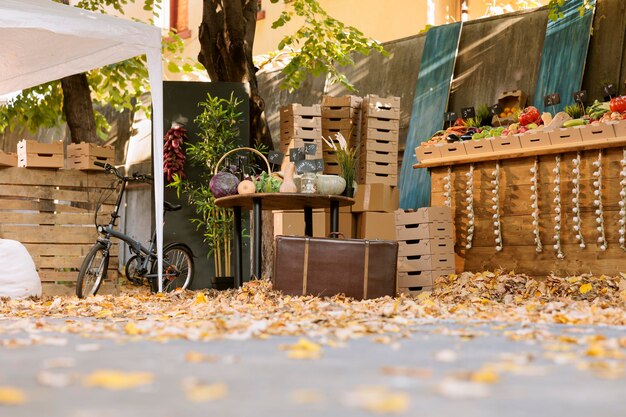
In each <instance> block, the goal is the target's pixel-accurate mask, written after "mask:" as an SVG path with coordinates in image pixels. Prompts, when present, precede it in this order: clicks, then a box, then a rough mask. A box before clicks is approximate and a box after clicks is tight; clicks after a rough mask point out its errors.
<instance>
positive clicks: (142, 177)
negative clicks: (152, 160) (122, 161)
mask: <svg viewBox="0 0 626 417" xmlns="http://www.w3.org/2000/svg"><path fill="white" fill-rule="evenodd" d="M93 164H94V165H96V166H99V167H101V168H103V169H104V170H105V171H107V172H110V173H112V174H114V175H115V176H116V177H117V178H118V179H120V180H121V181H127V182H130V181H146V182H150V181H152V175H149V174H138V173H136V172H135V173H133V175H132V176H130V177H125V176H123V175H121V174H120V172H119V171H118V169H117V168H115V167H114V166H113V165H111V164H109V163H108V162H100V161H94V163H93Z"/></svg>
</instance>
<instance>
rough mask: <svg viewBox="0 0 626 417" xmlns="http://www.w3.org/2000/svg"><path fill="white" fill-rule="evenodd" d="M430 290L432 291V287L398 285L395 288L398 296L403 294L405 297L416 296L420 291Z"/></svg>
mask: <svg viewBox="0 0 626 417" xmlns="http://www.w3.org/2000/svg"><path fill="white" fill-rule="evenodd" d="M432 291H433V287H409V288H402V287H398V289H397V293H398V296H401V295H405V296H407V297H417V296H419V295H420V294H422V293H426V292H432Z"/></svg>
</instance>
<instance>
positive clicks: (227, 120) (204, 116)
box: [169, 94, 242, 289]
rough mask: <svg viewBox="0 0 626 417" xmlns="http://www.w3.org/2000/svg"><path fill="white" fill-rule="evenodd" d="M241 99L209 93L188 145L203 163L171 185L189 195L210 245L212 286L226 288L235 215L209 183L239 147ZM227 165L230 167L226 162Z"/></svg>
mask: <svg viewBox="0 0 626 417" xmlns="http://www.w3.org/2000/svg"><path fill="white" fill-rule="evenodd" d="M240 104H241V100H239V99H237V98H236V97H234V96H233V94H231V96H230V98H229V99H224V98H219V97H213V96H211V94H208V95H207V99H206V100H205V101H203V102H201V103H199V106H200V107H201V108H202V113H201V114H200V115H199V116H198V117H196V119H195V120H194V122H195V124H196V125H197V126H198V128H199V130H200V133H199V140H198V141H197V142H196V143H189V144H188V145H187V149H186V154H187V159H188V161H189V163H190V164H192V165H194V166H197V167H201V168H202V169H201V170H200V171H201V174H200V175H199V178H197V179H195V180H188V179H183V178H181V177H178V176H177V177H176V178H175V179H174V181H173V182H172V183H171V184H170V185H169V186H171V187H174V188H176V189H177V192H178V193H179V195H180V193H181V192H182V193H183V194H185V195H186V196H187V199H188V201H189V204H190V205H192V206H193V207H194V209H195V212H196V215H197V217H195V218H193V219H190V220H191V222H192V223H193V224H195V225H196V228H197V229H198V230H201V231H202V233H203V235H204V240H205V242H206V243H207V246H208V256H211V255H212V256H213V263H214V266H215V277H213V279H212V280H211V282H212V284H213V287H214V288H217V289H224V288H226V287H232V286H233V285H234V282H233V280H234V279H233V277H232V275H231V267H230V256H231V242H232V238H233V236H232V233H233V232H232V225H233V215H232V213H230V212H229V211H228V210H225V209H222V208H219V207H217V206H216V205H215V197H214V196H213V194H212V193H211V190H210V188H209V183H210V180H211V177H212V175H213V173H214V171H217V170H216V165H217V164H218V162H219V161H220V158H221V157H222V156H223V155H224V154H226V153H227V152H229V151H231V150H232V149H235V148H236V147H237V145H236V140H237V138H238V137H239V126H240V125H241V123H242V113H241V112H240V111H239V110H238V107H239V105H240ZM226 168H227V169H228V168H229V164H228V162H227V164H226Z"/></svg>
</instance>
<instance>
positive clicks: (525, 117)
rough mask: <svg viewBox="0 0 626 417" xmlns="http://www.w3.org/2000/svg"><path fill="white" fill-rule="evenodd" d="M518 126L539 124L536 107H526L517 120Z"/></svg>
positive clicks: (539, 117) (539, 119)
mask: <svg viewBox="0 0 626 417" xmlns="http://www.w3.org/2000/svg"><path fill="white" fill-rule="evenodd" d="M518 121H519V123H520V125H522V126H526V125H529V124H531V123H537V124H539V123H541V113H539V110H537V108H536V107H533V106H528V107H526V108H525V109H524V110H522V112H521V113H520V115H519V119H518Z"/></svg>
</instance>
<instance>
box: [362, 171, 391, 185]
mask: <svg viewBox="0 0 626 417" xmlns="http://www.w3.org/2000/svg"><path fill="white" fill-rule="evenodd" d="M359 184H386V185H390V186H392V187H395V186H397V185H398V174H393V175H392V174H382V173H374V172H366V173H362V174H360V175H359Z"/></svg>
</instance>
